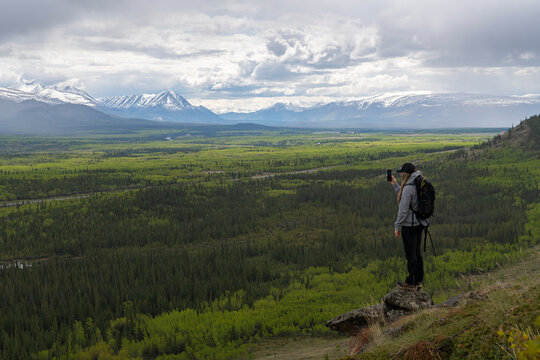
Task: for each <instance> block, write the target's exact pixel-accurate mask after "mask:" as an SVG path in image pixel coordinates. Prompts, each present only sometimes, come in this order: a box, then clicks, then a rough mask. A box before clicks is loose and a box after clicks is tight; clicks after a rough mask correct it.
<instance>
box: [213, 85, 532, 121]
mask: <svg viewBox="0 0 540 360" xmlns="http://www.w3.org/2000/svg"><path fill="white" fill-rule="evenodd" d="M538 112H540V95H525V96H490V95H481V94H464V93H431V92H409V93H394V94H380V95H375V96H368V97H362V98H359V99H353V100H346V101H335V102H330V103H326V104H320V105H316V106H311V107H298V106H294V105H292V104H284V103H277V104H274V105H272V106H271V107H268V108H265V109H261V110H258V111H255V112H250V113H235V112H230V113H225V114H221V117H222V118H224V119H228V120H234V121H244V122H245V121H249V122H255V123H261V124H266V125H274V126H278V125H279V126H303V127H315V128H326V127H336V128H338V127H341V128H364V129H396V128H401V129H405V128H422V129H430V128H452V127H454V128H456V127H507V126H509V125H510V124H509V121H510V122H511V121H515V122H516V123H517V122H518V121H519V120H521V119H523V118H526V117H528V116H530V115H531V114H536V113H538Z"/></svg>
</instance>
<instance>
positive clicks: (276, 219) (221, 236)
mask: <svg viewBox="0 0 540 360" xmlns="http://www.w3.org/2000/svg"><path fill="white" fill-rule="evenodd" d="M189 135H190V136H187V135H186V134H184V133H182V134H173V135H171V134H167V133H164V132H163V133H160V132H156V131H154V132H149V131H147V132H140V133H137V134H129V135H118V136H106V135H99V136H91V135H87V136H83V137H79V138H70V137H59V138H48V137H30V136H28V137H21V136H17V137H15V136H2V137H1V138H0V358H2V359H163V360H164V359H168V360H172V359H229V358H249V357H250V351H251V349H252V346H253V345H254V344H257V343H258V342H260V341H261V340H262V339H269V338H276V337H291V336H311V337H332V336H335V334H333V333H332V331H330V330H328V329H327V328H326V327H325V325H324V323H325V322H326V320H328V319H330V318H331V317H334V316H336V315H338V314H341V313H343V312H346V311H349V310H351V309H354V308H358V307H362V306H365V305H369V304H372V303H376V302H378V301H379V299H380V297H381V296H382V295H384V294H385V293H386V292H388V291H389V290H391V289H392V288H393V287H394V285H395V282H396V281H398V280H403V278H404V276H405V272H406V270H405V259H404V256H403V245H402V243H401V240H399V239H395V238H394V235H393V228H394V221H395V216H396V212H397V202H396V195H395V193H394V191H393V190H392V187H391V186H390V185H389V184H388V183H387V182H386V170H387V169H393V170H395V169H397V168H398V166H399V165H401V164H402V163H404V162H408V161H411V162H413V163H415V164H416V165H417V167H418V168H419V169H420V170H421V172H422V173H423V174H424V176H426V177H427V178H429V179H430V181H431V182H432V183H433V184H434V186H435V189H436V192H437V198H436V209H435V216H434V217H433V218H432V220H431V226H430V229H431V230H430V231H431V234H432V236H433V241H434V247H435V250H436V252H437V256H435V254H434V253H433V251H432V249H431V246H430V244H428V247H427V252H426V254H425V258H424V259H425V267H426V280H425V283H426V284H425V287H426V290H427V291H429V292H430V293H431V294H432V295H433V297H434V299H435V300H436V301H440V300H442V299H444V298H445V296H447V295H448V293H449V292H452V291H457V289H455V286H456V285H455V278H456V277H458V276H459V275H460V274H471V273H475V272H478V271H487V270H490V269H493V268H495V267H497V266H498V265H500V264H503V263H505V262H510V261H513V260H516V259H517V258H518V257H519V256H520V255H522V254H523V253H524V252H527V251H528V249H530V248H532V247H533V246H535V245H537V244H538V242H539V240H540V235H539V234H540V145H539V144H540V116H532V117H530V118H528V119H526V120H524V121H522V122H521V123H520V124H519V125H518V126H517V127H515V128H512V129H508V130H507V131H506V132H504V134H498V132H497V133H496V132H493V131H490V130H484V131H482V132H466V131H464V132H458V131H452V132H449V133H443V132H437V133H430V132H416V133H415V132H410V133H409V132H401V133H394V134H390V133H375V132H371V133H361V132H360V133H358V132H351V131H340V132H339V131H338V132H326V133H325V132H316V131H307V130H306V131H298V130H295V131H292V130H287V129H274V130H269V129H264V130H257V131H254V130H249V131H246V132H245V133H242V131H240V130H235V131H233V132H230V133H228V132H227V130H226V129H225V130H223V129H221V128H220V129H218V130H216V132H214V133H210V134H207V133H197V132H192V133H191V134H189ZM398 180H399V179H398ZM452 289H454V290H452Z"/></svg>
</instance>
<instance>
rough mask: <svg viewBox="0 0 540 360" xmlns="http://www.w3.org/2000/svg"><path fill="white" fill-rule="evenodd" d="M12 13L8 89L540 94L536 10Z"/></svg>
mask: <svg viewBox="0 0 540 360" xmlns="http://www.w3.org/2000/svg"><path fill="white" fill-rule="evenodd" d="M0 1H2V2H3V3H2V11H1V12H0V69H1V70H0V86H6V85H9V84H10V83H12V82H13V80H14V78H17V77H25V78H37V79H39V80H41V81H43V82H44V83H46V84H53V83H55V82H63V81H68V82H74V83H77V84H79V86H80V87H84V88H86V90H87V91H88V92H90V93H91V94H92V95H94V96H96V97H98V96H108V95H121V94H127V93H140V92H153V91H158V90H160V89H162V88H164V87H172V88H175V89H177V90H178V91H179V92H180V93H182V94H183V95H185V96H188V97H189V96H192V97H193V98H197V99H203V98H207V99H210V100H211V101H213V103H216V104H218V103H219V104H241V106H244V107H245V106H248V105H247V104H248V103H247V102H243V101H244V100H242V101H240V100H239V101H236V102H235V101H233V100H234V99H252V101H253V103H257V104H262V103H264V104H266V103H267V102H268V101H270V100H269V99H272V98H275V99H276V100H277V99H283V97H286V98H287V97H288V98H289V99H304V100H303V101H304V102H305V101H307V100H306V99H307V98H312V99H329V98H333V99H340V98H344V97H355V96H362V95H368V94H371V93H374V92H387V91H407V90H433V91H464V92H490V91H496V92H499V93H513V94H519V93H525V92H530V93H540V73H539V72H538V68H539V67H540V37H538V36H537V34H538V33H540V22H538V21H537V19H536V18H537V14H539V13H540V3H539V2H537V1H531V0H516V1H514V2H511V3H510V2H502V1H501V2H499V1H495V2H493V1H487V0H478V1H474V2H471V1H464V0H457V1H454V2H447V1H440V0H430V1H427V0H418V1H409V2H403V1H399V0H381V1H369V2H368V1H362V2H359V1H352V0H343V1H339V2H329V1H325V0H313V1H311V2H310V3H309V5H306V3H305V2H304V1H299V0H288V1H284V0H275V1H273V2H262V1H261V2H254V1H247V0H246V1H244V0H221V1H218V0H205V1H202V2H193V1H187V0H180V1H173V0H154V1H152V2H147V1H142V0H141V1H139V0H132V1H127V0H118V1H115V2H111V1H105V0H96V1H90V2H89V1H82V0H50V1H47V2H43V1H38V0H19V1H9V2H8V1H7V0H0ZM28 9H32V11H29V10H28ZM255 99H260V101H256V100H255ZM222 100H223V101H222ZM220 101H222V102H220ZM220 106H222V105H220ZM223 106H224V105H223ZM239 106H240V105H239Z"/></svg>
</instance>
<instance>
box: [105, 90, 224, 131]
mask: <svg viewBox="0 0 540 360" xmlns="http://www.w3.org/2000/svg"><path fill="white" fill-rule="evenodd" d="M98 101H99V108H100V109H101V110H102V111H104V112H108V113H111V114H114V115H120V116H129V117H139V118H144V119H151V120H166V121H173V122H193V123H195V122H206V123H223V122H224V121H223V119H221V118H220V117H219V116H218V115H216V114H214V113H213V112H212V111H210V110H208V109H207V108H205V107H204V106H194V105H192V104H190V103H189V101H187V100H186V99H185V98H184V97H182V96H180V95H178V94H176V93H175V92H174V90H165V91H162V92H160V93H159V94H142V95H129V96H115V97H110V98H101V99H99V100H98Z"/></svg>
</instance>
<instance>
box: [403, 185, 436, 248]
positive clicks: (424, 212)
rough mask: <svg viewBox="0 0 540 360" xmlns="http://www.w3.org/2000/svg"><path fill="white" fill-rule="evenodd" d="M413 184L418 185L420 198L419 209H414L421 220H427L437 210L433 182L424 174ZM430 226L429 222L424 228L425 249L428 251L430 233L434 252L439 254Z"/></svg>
mask: <svg viewBox="0 0 540 360" xmlns="http://www.w3.org/2000/svg"><path fill="white" fill-rule="evenodd" d="M413 184H414V186H415V187H416V196H417V199H418V210H417V211H414V210H413V212H414V215H415V216H416V217H417V218H418V219H420V220H426V219H427V218H429V217H431V215H433V211H434V210H435V188H434V187H433V185H432V184H431V181H429V180H428V179H426V178H424V177H423V176H418V177H417V178H416V179H414V182H413ZM413 184H407V185H413ZM411 210H412V207H411ZM428 227H429V223H428V226H426V227H425V228H424V251H426V243H427V237H428V235H429V240H430V241H431V247H432V249H433V254H434V255H435V256H437V253H436V252H435V246H433V239H432V238H431V234H430V232H429V230H428Z"/></svg>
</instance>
